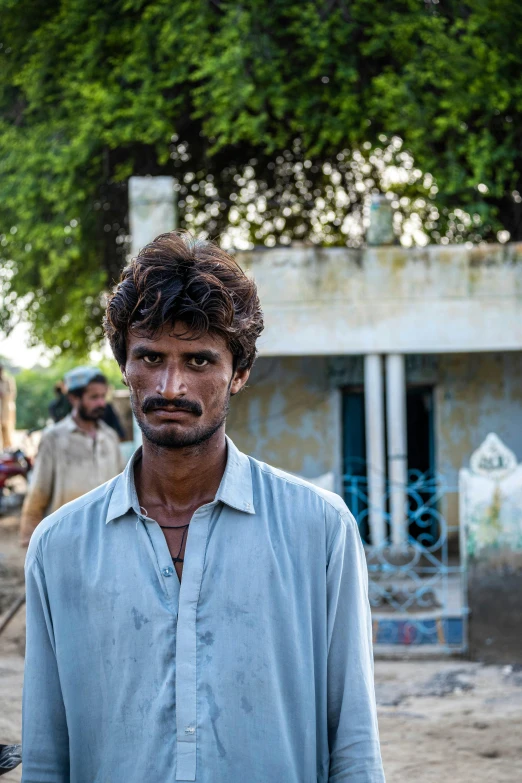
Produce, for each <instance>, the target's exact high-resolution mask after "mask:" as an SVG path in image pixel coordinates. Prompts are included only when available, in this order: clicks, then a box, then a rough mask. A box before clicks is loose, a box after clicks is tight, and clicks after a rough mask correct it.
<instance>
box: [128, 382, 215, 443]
mask: <svg viewBox="0 0 522 783" xmlns="http://www.w3.org/2000/svg"><path fill="white" fill-rule="evenodd" d="M130 400H131V406H132V411H133V413H134V416H135V417H136V421H137V422H138V426H139V428H140V430H141V431H142V433H143V437H144V438H146V440H148V441H149V443H152V444H153V445H154V446H159V447H161V448H164V449H184V448H194V447H197V446H201V445H202V444H203V443H206V442H207V441H208V440H210V438H211V437H212V436H213V435H215V433H216V432H217V431H218V430H219V429H220V428H221V427H222V426H223V424H224V423H225V421H226V418H227V416H228V411H229V408H230V391H229V392H228V393H227V396H226V399H225V402H224V405H223V408H222V409H221V412H220V415H219V416H218V417H216V419H215V420H214V421H213V422H212V423H210V424H208V425H207V426H206V427H201V426H199V427H198V426H197V425H195V426H194V427H192V428H190V429H188V430H187V431H186V432H176V431H175V427H169V426H168V423H167V422H165V425H164V426H163V428H162V429H161V430H160V429H159V428H156V427H153V426H151V425H150V424H149V423H148V422H147V419H146V414H147V413H149V412H151V411H153V410H158V409H160V408H172V409H174V410H186V411H189V412H190V413H193V414H194V415H195V416H197V417H199V416H202V415H203V411H202V408H201V406H200V405H199V403H197V402H192V401H190V400H185V399H184V398H183V397H181V398H180V399H179V400H171V401H167V400H164V399H162V398H161V397H147V398H146V399H145V400H144V401H143V403H141V405H140V403H139V402H138V401H137V399H136V396H135V394H134V392H133V391H132V390H131V391H130Z"/></svg>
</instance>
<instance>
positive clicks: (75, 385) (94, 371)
mask: <svg viewBox="0 0 522 783" xmlns="http://www.w3.org/2000/svg"><path fill="white" fill-rule="evenodd" d="M97 375H101V372H100V370H99V369H98V368H97V367H75V368H74V370H69V372H66V373H65V376H64V381H65V384H66V386H67V391H75V389H84V388H85V387H86V386H87V385H88V384H89V383H90V382H91V381H92V380H93V378H96V376H97Z"/></svg>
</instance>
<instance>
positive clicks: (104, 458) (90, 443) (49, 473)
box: [20, 415, 123, 539]
mask: <svg viewBox="0 0 522 783" xmlns="http://www.w3.org/2000/svg"><path fill="white" fill-rule="evenodd" d="M122 469H123V459H122V456H121V452H120V444H119V439H118V436H117V435H116V433H115V432H114V430H113V429H111V427H108V426H107V425H106V424H104V422H102V421H100V422H98V431H97V433H96V438H92V437H91V436H90V435H88V434H87V433H86V432H85V431H84V430H82V429H81V428H80V427H78V425H77V424H76V422H75V420H74V419H73V417H72V416H71V415H69V416H66V417H65V418H64V419H63V420H62V421H60V422H59V423H58V424H55V425H54V426H53V427H51V428H50V429H49V430H47V432H45V433H44V434H43V436H42V441H41V443H40V448H39V449H38V455H37V457H36V462H35V467H34V471H33V475H32V477H31V484H30V487H29V491H28V493H27V497H26V499H25V502H24V505H23V508H22V519H21V523H20V532H21V537H22V539H29V537H30V536H31V533H32V532H33V530H34V529H35V528H36V526H37V525H38V524H39V523H40V522H41V521H42V519H43V518H44V517H45V516H46V515H47V514H50V513H51V512H53V511H56V510H57V509H59V508H61V506H63V505H64V504H65V503H68V502H69V501H71V500H75V499H76V498H79V497H80V496H81V495H85V493H86V492H89V491H90V490H91V489H95V488H96V487H99V486H100V484H104V483H105V482H106V481H108V480H109V479H111V478H114V476H116V475H117V474H118V473H120V471H121V470H122Z"/></svg>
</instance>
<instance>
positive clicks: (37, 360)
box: [0, 323, 49, 368]
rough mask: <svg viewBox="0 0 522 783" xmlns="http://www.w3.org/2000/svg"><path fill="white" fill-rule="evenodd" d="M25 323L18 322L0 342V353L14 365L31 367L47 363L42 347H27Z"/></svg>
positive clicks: (46, 354)
mask: <svg viewBox="0 0 522 783" xmlns="http://www.w3.org/2000/svg"><path fill="white" fill-rule="evenodd" d="M28 343H29V329H28V326H27V324H24V323H18V324H17V325H16V326H15V328H14V329H13V331H12V332H11V334H10V335H9V337H4V338H3V339H2V341H1V342H0V354H1V355H2V356H3V357H4V358H5V359H7V360H8V361H9V362H10V363H11V364H12V365H14V366H15V367H21V368H31V367H34V366H35V364H43V365H48V364H49V358H48V352H47V351H46V350H45V348H43V347H36V348H29V347H28Z"/></svg>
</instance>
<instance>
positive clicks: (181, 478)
mask: <svg viewBox="0 0 522 783" xmlns="http://www.w3.org/2000/svg"><path fill="white" fill-rule="evenodd" d="M226 463H227V445H226V440H225V430H224V428H221V429H220V430H218V432H216V433H215V434H214V435H213V436H212V437H211V438H209V440H208V441H205V443H203V444H201V445H200V446H194V447H188V448H181V449H167V448H162V447H158V446H155V445H154V444H152V443H150V442H149V441H147V440H146V439H145V438H144V440H143V452H142V459H141V460H140V461H139V462H138V463H137V464H136V466H135V470H134V478H135V483H136V490H137V493H138V498H139V500H140V503H141V504H142V505H143V506H144V507H145V508H148V507H149V506H150V507H156V508H157V507H158V506H162V507H163V508H164V509H165V510H168V509H172V510H176V509H188V508H195V507H197V506H200V505H202V504H203V503H208V502H210V501H211V500H213V498H214V496H215V494H216V492H217V490H218V487H219V484H220V482H221V479H222V477H223V473H224V472H225V468H226Z"/></svg>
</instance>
